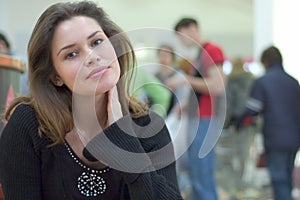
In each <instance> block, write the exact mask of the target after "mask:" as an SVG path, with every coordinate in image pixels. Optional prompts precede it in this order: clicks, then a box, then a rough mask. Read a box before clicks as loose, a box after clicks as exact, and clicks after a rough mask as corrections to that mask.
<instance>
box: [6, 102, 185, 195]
mask: <svg viewBox="0 0 300 200" xmlns="http://www.w3.org/2000/svg"><path fill="white" fill-rule="evenodd" d="M153 116H154V115H153ZM155 116H156V117H154V120H153V118H151V119H150V117H149V115H148V116H144V117H141V118H138V119H135V120H134V121H135V123H137V125H138V126H137V127H138V128H141V127H147V125H148V124H149V123H150V121H151V123H154V124H155V123H156V122H157V121H160V120H162V119H161V118H158V117H157V115H155ZM124 120H125V121H126V120H128V117H123V118H121V120H120V121H118V122H122V121H124ZM155 121H156V122H155ZM158 124H160V122H159V123H158ZM117 127H118V126H117V123H114V124H112V125H111V126H110V127H108V128H107V129H105V130H104V134H103V133H100V134H98V135H97V136H96V137H95V139H93V140H92V141H91V142H90V143H89V144H88V146H89V145H90V144H91V145H90V146H91V147H93V145H92V144H93V143H95V142H97V140H98V139H99V138H100V137H101V135H106V136H110V137H109V139H110V141H111V142H113V143H114V144H117V145H118V146H119V147H122V148H124V149H125V150H128V151H132V152H136V153H140V152H141V151H144V152H146V153H148V152H155V151H156V150H160V149H161V148H162V147H165V146H168V147H169V148H167V149H168V150H167V151H166V150H165V151H163V152H164V153H161V154H155V153H154V154H153V155H155V156H149V157H148V161H149V162H150V164H151V166H147V169H138V170H140V171H139V173H131V172H122V171H121V170H118V169H117V170H115V172H116V174H118V176H120V177H121V178H120V180H121V183H120V185H121V192H120V193H121V194H120V196H121V198H120V199H131V200H141V199H143V200H146V199H149V200H150V199H153V200H158V199H165V200H173V199H182V197H181V195H180V191H179V189H178V183H177V179H176V170H175V162H174V151H173V147H172V145H170V144H171V139H170V136H169V133H168V130H167V129H166V127H165V126H163V127H162V129H160V130H159V132H158V133H157V134H154V135H152V136H149V135H148V136H149V137H148V136H147V137H146V135H145V134H147V132H148V131H149V133H151V132H153V130H152V129H153V126H148V127H149V128H148V129H143V132H142V133H138V131H135V134H136V135H137V136H138V137H133V136H132V135H128V134H126V131H124V130H121V129H120V128H119V129H118V128H117ZM145 130H146V131H145ZM116 133H117V134H116ZM137 133H138V134H137ZM141 135H143V136H144V137H141ZM50 143H51V141H49V139H47V138H45V137H41V136H39V134H38V121H37V118H36V113H35V111H34V109H33V108H32V107H30V106H27V105H19V106H18V107H17V108H16V109H15V111H14V113H13V114H12V116H11V118H10V120H9V122H8V123H7V125H6V126H5V128H4V130H3V132H2V134H1V138H0V182H1V183H2V187H3V192H4V196H5V200H19V199H20V200H25V199H26V200H60V199H73V197H72V196H71V191H72V190H71V189H70V188H69V187H68V186H69V183H68V181H66V179H64V174H65V173H66V172H65V171H64V170H66V169H68V167H69V169H71V168H72V167H73V166H64V164H66V162H62V161H63V160H62V158H63V156H65V155H66V150H65V146H64V145H56V146H54V147H48V145H49V144H50ZM168 144H169V145H168ZM87 149H88V150H91V152H92V153H93V155H96V157H97V155H98V154H97V153H98V152H100V151H104V152H105V153H108V152H106V150H105V149H104V150H103V149H100V150H99V149H95V148H87ZM86 154H87V152H85V155H86ZM146 155H148V154H146ZM110 156H118V155H117V154H110ZM103 160H105V161H107V162H106V163H110V162H111V161H109V160H106V158H103ZM118 160H122V159H120V158H118V157H116V158H115V161H116V165H115V166H116V167H117V168H118V167H122V165H125V163H123V162H121V161H120V162H118ZM159 165H162V166H163V167H162V168H161V167H160V168H158V167H159ZM154 168H157V170H155V171H153V169H154ZM119 169H120V168H119ZM147 170H148V171H147ZM100 198H101V197H100Z"/></svg>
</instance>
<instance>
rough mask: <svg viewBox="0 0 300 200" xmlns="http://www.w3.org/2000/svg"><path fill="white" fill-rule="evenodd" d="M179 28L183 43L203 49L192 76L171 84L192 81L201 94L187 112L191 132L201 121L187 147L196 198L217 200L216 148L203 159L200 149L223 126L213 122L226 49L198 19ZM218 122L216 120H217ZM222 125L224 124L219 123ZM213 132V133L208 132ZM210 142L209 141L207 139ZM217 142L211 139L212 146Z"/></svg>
mask: <svg viewBox="0 0 300 200" xmlns="http://www.w3.org/2000/svg"><path fill="white" fill-rule="evenodd" d="M174 29H175V31H176V32H177V33H178V36H179V38H180V40H181V42H182V43H183V44H184V45H185V46H187V47H196V48H199V54H198V56H197V58H196V60H195V62H194V66H195V68H194V69H193V70H191V72H190V74H189V75H185V76H177V77H174V78H173V79H171V80H169V81H168V83H167V85H168V86H169V87H171V88H176V87H178V86H180V85H183V84H189V85H190V86H191V87H192V89H193V92H191V94H193V93H194V94H196V95H197V100H198V102H197V103H196V105H195V102H191V101H192V99H189V101H188V102H187V103H188V105H187V106H188V107H187V112H188V115H189V120H188V121H189V122H188V123H189V125H188V127H189V129H188V130H187V131H188V135H193V133H191V131H192V130H193V126H194V125H195V124H197V127H196V128H197V133H196V136H195V138H194V139H193V141H192V143H191V145H190V147H189V148H188V150H187V153H188V157H189V173H190V179H191V184H192V193H191V198H190V199H192V200H208V199H209V200H216V199H218V195H217V190H216V183H215V150H214V147H211V150H209V152H208V153H207V154H206V155H205V156H204V157H202V158H199V155H200V148H202V147H203V145H204V146H205V145H206V144H204V142H203V141H204V140H205V138H209V140H210V139H212V138H213V140H217V138H214V137H216V136H217V135H218V134H219V131H220V130H218V129H219V128H220V129H221V127H212V129H210V130H209V127H210V123H211V122H212V121H213V120H218V119H217V118H216V115H217V112H218V108H217V103H218V97H219V96H222V95H223V94H224V90H225V87H224V85H225V80H226V78H225V75H224V73H223V70H222V65H223V62H224V60H225V57H224V54H223V51H222V49H221V48H220V47H219V46H218V45H216V44H214V43H213V42H210V41H208V40H206V39H205V38H204V35H203V34H202V32H201V31H200V29H199V26H198V22H197V21H196V20H195V19H193V18H182V19H180V20H179V21H178V22H177V24H176V25H175V28H174ZM215 122H216V121H215ZM218 126H220V125H218ZM208 133H209V134H208ZM206 141H207V140H206ZM212 142H213V141H209V143H210V144H209V145H211V143H212Z"/></svg>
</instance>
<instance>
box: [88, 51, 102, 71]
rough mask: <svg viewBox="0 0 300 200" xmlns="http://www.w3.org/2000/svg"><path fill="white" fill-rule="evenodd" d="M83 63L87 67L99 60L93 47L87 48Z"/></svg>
mask: <svg viewBox="0 0 300 200" xmlns="http://www.w3.org/2000/svg"><path fill="white" fill-rule="evenodd" d="M86 55H87V56H86V61H85V65H86V66H87V67H89V66H92V65H93V64H95V63H97V62H99V61H100V56H99V55H97V53H96V52H95V51H94V50H93V49H89V50H88V51H87V53H86Z"/></svg>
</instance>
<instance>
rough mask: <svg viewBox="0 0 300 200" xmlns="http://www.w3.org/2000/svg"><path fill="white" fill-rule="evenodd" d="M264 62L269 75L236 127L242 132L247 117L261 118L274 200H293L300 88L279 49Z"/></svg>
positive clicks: (264, 56) (259, 84)
mask: <svg viewBox="0 0 300 200" xmlns="http://www.w3.org/2000/svg"><path fill="white" fill-rule="evenodd" d="M261 62H262V64H263V65H264V67H265V69H266V74H265V75H264V76H262V77H261V78H259V79H257V80H256V81H255V82H254V85H253V87H252V90H251V92H250V97H249V99H248V101H247V103H246V110H245V112H244V113H243V114H242V115H241V116H240V118H239V120H238V122H237V124H236V126H237V128H238V129H239V128H240V127H241V126H242V125H243V120H244V119H245V118H246V117H247V116H255V115H258V114H261V115H262V117H263V130H262V133H263V139H264V148H265V153H266V154H265V155H266V157H265V158H266V165H267V169H268V171H269V173H270V177H271V181H272V186H273V191H274V197H275V200H282V199H285V200H292V195H291V191H292V188H293V178H292V174H293V169H294V161H295V156H296V153H297V150H298V148H299V146H300V123H299V119H300V87H299V83H298V81H297V80H296V79H294V78H293V77H292V76H290V75H289V74H287V73H286V72H285V70H284V68H283V61H282V55H281V53H280V51H279V49H278V48H276V47H274V46H271V47H269V48H267V49H265V50H264V51H263V53H262V55H261Z"/></svg>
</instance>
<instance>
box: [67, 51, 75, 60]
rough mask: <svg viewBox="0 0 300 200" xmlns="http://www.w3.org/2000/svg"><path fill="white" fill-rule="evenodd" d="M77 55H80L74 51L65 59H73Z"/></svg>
mask: <svg viewBox="0 0 300 200" xmlns="http://www.w3.org/2000/svg"><path fill="white" fill-rule="evenodd" d="M77 55H78V52H76V51H72V52H70V53H68V54H67V55H66V57H65V58H66V59H72V58H74V57H75V56H77Z"/></svg>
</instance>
